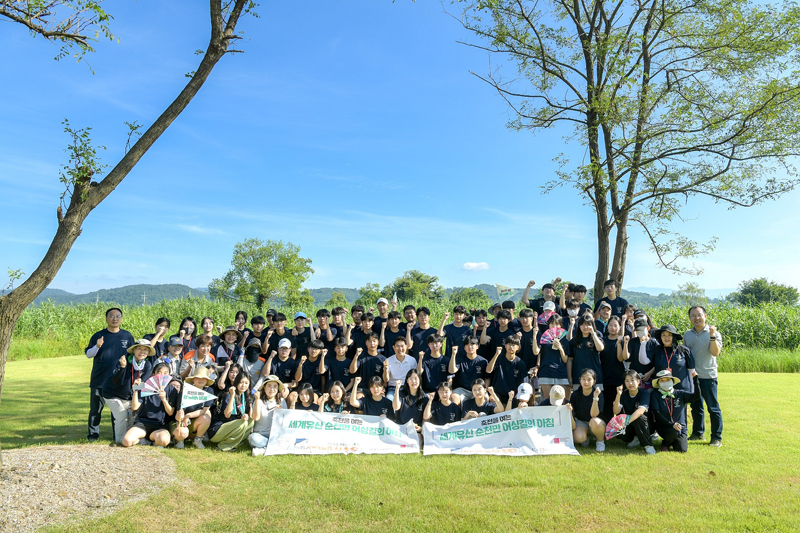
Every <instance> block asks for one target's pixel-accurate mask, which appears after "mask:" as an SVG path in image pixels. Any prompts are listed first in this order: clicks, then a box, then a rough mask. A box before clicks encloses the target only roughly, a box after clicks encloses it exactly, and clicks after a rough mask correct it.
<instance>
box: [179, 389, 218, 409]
mask: <svg viewBox="0 0 800 533" xmlns="http://www.w3.org/2000/svg"><path fill="white" fill-rule="evenodd" d="M214 399H216V396H214V395H213V394H211V393H208V392H206V391H204V390H203V389H200V388H197V387H195V386H194V385H189V384H188V383H184V384H183V398H182V399H181V408H183V409H186V408H187V407H191V406H193V405H197V404H198V403H205V402H207V401H208V400H214Z"/></svg>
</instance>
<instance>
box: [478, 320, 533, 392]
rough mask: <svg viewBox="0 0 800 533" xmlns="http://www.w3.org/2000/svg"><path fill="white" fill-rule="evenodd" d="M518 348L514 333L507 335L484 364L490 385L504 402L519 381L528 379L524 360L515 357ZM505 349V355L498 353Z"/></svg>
mask: <svg viewBox="0 0 800 533" xmlns="http://www.w3.org/2000/svg"><path fill="white" fill-rule="evenodd" d="M519 348H520V342H519V339H518V338H517V337H516V335H514V336H512V337H508V338H507V339H506V341H505V345H504V346H503V347H498V348H497V352H496V353H495V354H494V357H492V360H491V361H489V364H488V365H487V366H486V373H487V374H491V375H492V387H493V388H494V391H495V392H496V393H497V396H498V398H500V400H501V401H502V402H503V403H505V402H507V401H508V395H509V393H510V392H513V391H516V390H517V387H519V386H520V384H521V383H523V382H525V381H526V380H527V379H528V367H527V366H525V362H524V361H523V360H522V359H520V358H519V357H517V352H518V351H519ZM503 351H505V356H503V357H500V354H501V353H503Z"/></svg>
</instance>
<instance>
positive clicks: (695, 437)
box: [689, 433, 703, 440]
mask: <svg viewBox="0 0 800 533" xmlns="http://www.w3.org/2000/svg"><path fill="white" fill-rule="evenodd" d="M689 440H703V436H702V435H701V434H699V433H692V434H691V435H689Z"/></svg>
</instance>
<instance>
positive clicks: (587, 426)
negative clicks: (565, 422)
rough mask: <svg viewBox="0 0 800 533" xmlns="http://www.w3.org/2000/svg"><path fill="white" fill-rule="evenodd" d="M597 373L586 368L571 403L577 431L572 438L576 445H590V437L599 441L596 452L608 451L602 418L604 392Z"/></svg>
mask: <svg viewBox="0 0 800 533" xmlns="http://www.w3.org/2000/svg"><path fill="white" fill-rule="evenodd" d="M596 383H597V373H596V372H595V371H594V370H592V369H591V368H584V369H583V371H581V373H580V388H579V389H577V390H575V391H574V392H573V393H572V396H570V398H569V403H570V404H572V416H573V418H574V419H575V429H574V431H573V432H572V438H573V440H574V441H575V444H583V445H584V446H588V445H589V437H591V436H594V437H595V438H596V439H597V445H596V447H595V449H596V451H598V452H604V451H606V444H605V435H606V423H605V422H604V421H603V419H602V418H600V413H601V412H602V411H603V391H601V390H600V389H599V388H598V387H597V385H596Z"/></svg>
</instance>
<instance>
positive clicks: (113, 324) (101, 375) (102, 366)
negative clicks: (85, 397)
mask: <svg viewBox="0 0 800 533" xmlns="http://www.w3.org/2000/svg"><path fill="white" fill-rule="evenodd" d="M120 324H122V310H121V309H120V308H119V307H112V308H111V309H109V310H108V311H106V325H107V327H106V328H105V329H103V330H101V331H98V332H97V333H95V334H94V335H92V338H91V339H90V340H89V345H88V346H87V347H86V357H87V358H89V359H91V360H92V377H91V379H90V380H89V387H90V388H91V390H92V396H91V402H90V404H89V434H88V436H87V437H86V438H87V439H88V440H89V442H95V441H96V440H97V439H98V438H99V437H100V415H102V413H103V407H104V406H105V404H106V402H105V400H103V394H102V390H103V385H104V384H105V382H106V380H107V379H108V377H109V376H110V375H111V374H112V372H113V371H114V365H115V364H116V363H117V361H119V359H120V358H121V357H127V356H128V348H129V347H130V346H133V344H134V340H133V335H131V334H130V332H128V331H125V330H124V329H120Z"/></svg>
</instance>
